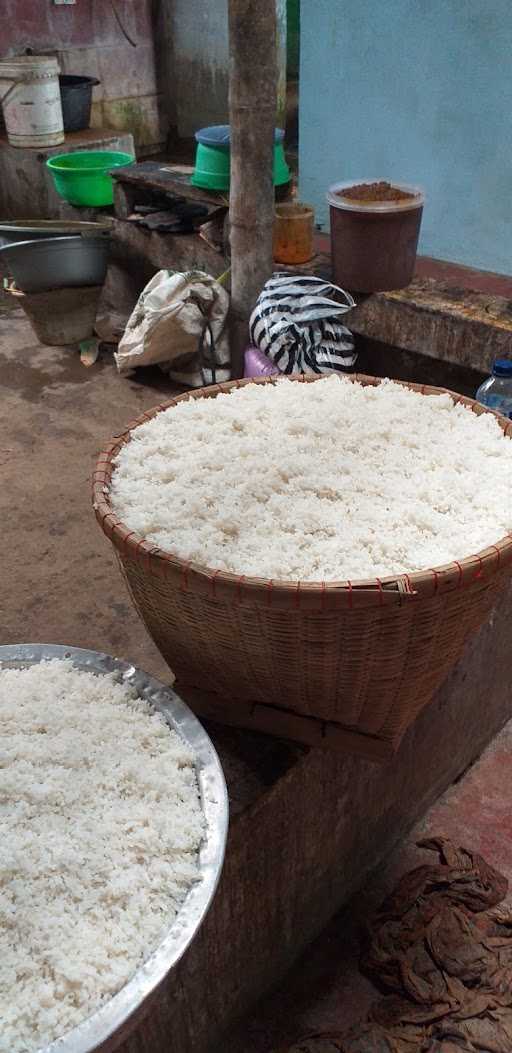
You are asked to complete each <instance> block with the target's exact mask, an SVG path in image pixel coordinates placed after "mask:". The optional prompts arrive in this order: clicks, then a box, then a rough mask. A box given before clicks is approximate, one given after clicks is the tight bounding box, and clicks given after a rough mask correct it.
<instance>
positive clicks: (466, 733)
mask: <svg viewBox="0 0 512 1053" xmlns="http://www.w3.org/2000/svg"><path fill="white" fill-rule="evenodd" d="M511 646H512V590H511V591H510V592H509V593H508V594H505V595H503V596H502V598H501V600H500V603H499V605H498V606H497V607H496V609H495V612H494V613H493V614H492V615H491V617H490V618H489V620H488V621H487V623H486V624H485V625H484V627H483V628H482V629H481V630H480V632H479V633H478V634H477V635H476V636H475V637H474V638H473V639H472V641H471V642H470V644H469V646H468V648H467V650H466V653H465V657H464V658H463V660H462V661H461V662H460V663H459V665H458V666H457V668H456V669H455V671H454V672H453V674H452V675H451V676H450V678H449V679H448V680H447V681H446V683H445V684H444V686H443V688H442V689H441V690H440V691H439V692H438V694H437V695H436V698H435V700H434V701H433V703H432V705H431V706H429V707H428V708H427V709H426V710H425V711H424V712H423V713H422V715H421V716H420V718H419V719H418V721H417V723H416V724H415V725H414V727H412V728H411V729H410V730H409V732H408V733H407V735H406V737H405V739H404V740H403V742H402V745H401V747H400V750H399V751H398V753H397V755H396V757H395V759H394V760H393V761H392V762H391V763H390V764H388V765H382V766H377V765H374V764H371V763H370V762H366V761H364V760H360V759H356V758H351V757H347V758H340V757H336V756H335V755H334V754H330V753H327V752H323V751H320V750H310V751H307V750H306V751H303V752H301V753H298V754H297V756H296V758H295V760H294V761H293V762H292V763H291V764H290V766H289V767H288V768H287V770H286V771H285V772H284V773H283V774H282V775H281V777H280V778H279V779H278V780H277V781H275V782H274V783H273V785H272V786H271V788H270V787H269V789H268V790H267V791H266V792H265V793H263V794H262V795H261V796H260V797H259V798H258V799H257V800H255V801H254V802H253V804H252V805H251V806H249V807H248V808H246V809H245V810H244V811H242V812H240V813H239V814H238V815H237V816H236V817H235V818H234V820H233V822H232V827H231V832H230V836H229V843H228V852H227V857H226V865H225V870H224V874H223V877H222V881H221V885H220V888H219V891H218V894H217V897H216V899H215V901H214V904H213V907H212V909H211V911H210V913H209V915H208V917H207V919H206V921H205V923H204V925H203V928H202V930H201V932H200V933H199V936H198V938H197V939H196V940H195V942H194V943H193V944H192V946H191V947H190V948H189V950H188V952H187V953H186V955H185V956H184V958H183V959H182V961H181V963H180V964H179V966H178V967H177V969H176V970H175V972H174V974H173V975H172V976H171V977H170V979H169V981H168V983H167V984H165V985H164V986H163V987H162V989H161V991H160V993H159V996H158V997H157V998H156V999H155V1002H154V1004H153V1006H152V1008H151V1012H150V1013H149V1014H148V1016H147V1017H146V1018H145V1020H143V1021H142V1022H141V1023H140V1024H139V1026H138V1028H137V1030H136V1032H134V1034H133V1035H132V1036H131V1037H130V1038H128V1039H126V1040H125V1041H124V1043H123V1044H122V1046H121V1047H119V1048H120V1049H121V1050H122V1053H164V1050H169V1049H175V1050H179V1053H213V1051H216V1053H218V1050H219V1049H222V1039H221V1036H222V1033H223V1031H224V1030H225V1029H226V1027H227V1026H228V1025H229V1024H230V1022H232V1021H233V1020H234V1019H235V1018H236V1017H239V1016H240V1015H241V1014H243V1013H244V1012H245V1011H246V1010H247V1009H248V1008H249V1006H250V1005H253V1004H254V1003H255V1002H256V1000H257V999H258V998H259V997H260V995H261V994H263V992H264V991H265V990H268V989H269V988H270V987H271V986H273V985H275V984H276V983H278V982H279V980H280V979H281V978H282V977H283V975H284V974H285V972H286V971H287V969H288V968H289V967H290V966H291V964H292V963H293V961H294V960H295V959H296V958H297V957H298V955H299V954H300V953H301V951H303V950H304V948H305V947H306V946H307V945H308V943H310V941H311V940H312V939H313V938H314V936H315V935H316V934H318V933H319V932H320V931H321V929H322V928H323V926H324V925H325V924H326V922H327V921H328V919H329V918H330V917H331V916H332V915H333V914H334V913H335V911H336V910H337V909H338V908H339V907H340V906H341V905H342V904H343V903H344V902H345V901H347V900H348V898H349V897H350V896H351V895H352V894H353V893H354V892H355V891H356V889H357V888H358V887H359V886H360V885H361V883H362V881H363V879H364V877H365V875H366V874H367V873H368V872H369V871H370V870H372V869H374V868H375V867H376V866H377V865H378V864H379V862H380V861H381V860H383V859H384V857H385V856H386V855H387V854H388V853H389V852H390V851H391V849H392V848H393V846H394V845H395V844H396V843H397V841H399V840H400V839H401V838H402V837H403V836H404V835H405V834H406V833H407V831H408V830H409V829H410V827H411V826H412V825H413V823H414V822H415V821H416V820H417V819H418V818H419V817H420V816H422V815H423V814H424V812H425V811H426V809H427V808H428V806H429V805H430V804H431V803H432V802H433V801H434V800H435V799H436V798H437V797H438V796H439V794H440V793H442V792H443V790H444V789H445V788H446V787H447V786H449V785H450V783H452V782H453V781H454V779H456V778H457V777H458V776H459V775H460V774H462V772H463V771H464V770H465V769H466V768H467V767H468V765H470V764H471V763H472V762H473V761H474V760H475V759H476V757H477V756H478V755H479V754H480V753H481V751H482V749H483V748H484V746H485V745H486V744H487V743H488V742H489V741H490V740H491V739H492V738H493V736H494V735H495V734H496V732H497V731H498V730H499V729H500V728H501V727H502V726H503V725H504V724H505V723H506V721H507V720H508V718H509V717H510V715H511V713H512V696H511V693H510V687H509V685H510V657H509V656H510V651H511Z"/></svg>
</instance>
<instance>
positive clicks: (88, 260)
mask: <svg viewBox="0 0 512 1053" xmlns="http://www.w3.org/2000/svg"><path fill="white" fill-rule="evenodd" d="M109 248H110V239H109V237H108V235H105V236H100V237H96V238H93V237H86V238H83V237H81V235H76V236H73V237H63V238H44V239H41V240H38V241H18V242H16V243H15V244H13V245H4V246H3V247H2V248H0V267H1V266H2V264H3V265H4V267H5V268H6V269H8V270H9V272H10V274H12V277H13V278H14V281H15V282H16V285H17V287H18V289H21V290H22V292H25V293H37V292H48V291H49V290H50V289H69V288H73V287H80V286H84V285H103V282H104V281H105V276H106V273H107V266H108V256H109Z"/></svg>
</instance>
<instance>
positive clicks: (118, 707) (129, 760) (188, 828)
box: [0, 660, 203, 1053]
mask: <svg viewBox="0 0 512 1053" xmlns="http://www.w3.org/2000/svg"><path fill="white" fill-rule="evenodd" d="M202 834H203V813H202V809H201V805H200V801H199V791H198V785H197V780H196V775H195V770H194V765H193V757H192V756H191V754H190V752H189V751H188V749H187V748H186V746H185V745H184V744H183V742H182V740H181V739H180V737H179V736H178V735H177V734H176V733H175V732H174V731H171V730H170V728H169V727H168V725H167V724H166V723H165V721H164V719H163V717H162V716H161V715H160V714H159V713H157V712H155V711H153V710H152V708H151V707H150V706H149V704H148V703H146V702H144V701H142V700H141V699H138V698H136V697H135V694H134V692H133V690H132V689H131V688H130V687H129V686H127V685H126V684H123V683H116V682H115V679H114V676H113V675H112V674H109V675H106V676H95V675H94V674H93V673H89V672H83V671H79V670H77V669H75V668H74V667H73V665H72V663H71V661H70V660H54V661H49V662H44V663H41V664H39V665H34V666H32V667H30V668H26V669H22V670H14V669H6V668H4V669H0V1006H1V1011H0V1018H1V1024H0V1050H1V1051H2V1053H26V1051H30V1050H34V1049H37V1048H38V1047H39V1046H42V1045H46V1044H47V1043H48V1042H50V1041H51V1040H53V1039H55V1038H57V1037H58V1036H60V1035H63V1034H64V1033H65V1032H66V1031H68V1030H69V1029H70V1028H72V1027H74V1026H75V1025H76V1024H78V1023H80V1022H81V1021H82V1020H84V1019H85V1018H86V1017H87V1016H89V1015H90V1013H91V1012H92V1011H93V1010H94V1009H96V1008H97V1007H98V1006H99V1005H100V1004H102V1003H103V1002H104V1001H106V1000H108V998H109V997H110V996H111V995H113V994H114V993H115V992H116V991H118V990H119V989H120V988H121V987H122V986H123V985H124V984H125V983H126V981H127V980H129V979H130V977H131V976H132V975H133V973H134V972H135V970H136V968H137V967H138V966H139V965H140V964H141V962H143V961H144V959H146V958H147V957H148V956H149V954H150V953H151V952H152V951H153V950H154V949H155V947H156V946H157V945H158V944H159V942H160V940H161V938H162V936H163V934H164V933H165V931H166V930H167V929H168V928H169V926H170V924H171V923H172V921H173V918H174V917H175V915H176V913H177V911H178V909H179V906H180V904H181V903H182V901H183V899H184V897H185V895H186V893H187V891H188V889H189V888H190V886H191V884H192V883H193V882H194V881H195V880H196V878H197V875H198V862H197V860H198V856H197V853H198V847H199V844H200V842H201V838H202Z"/></svg>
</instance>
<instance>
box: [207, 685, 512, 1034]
mask: <svg viewBox="0 0 512 1053" xmlns="http://www.w3.org/2000/svg"><path fill="white" fill-rule="evenodd" d="M482 705H485V700H482ZM432 763H433V764H434V763H435V758H434V757H433V758H432ZM435 835H442V836H445V837H448V838H450V839H451V840H453V841H454V842H455V843H456V844H457V845H462V846H464V847H467V848H470V849H472V850H474V851H477V852H479V853H480V854H481V855H483V856H484V858H485V859H486V860H487V861H488V862H489V863H491V864H492V865H493V866H494V867H496V868H497V869H498V870H499V871H500V872H501V873H502V874H504V875H505V876H506V877H507V878H508V880H509V881H510V884H511V891H512V721H510V722H509V723H508V724H507V725H506V727H505V728H504V729H503V731H502V732H501V733H500V735H498V736H497V738H496V739H495V740H494V742H493V743H492V744H491V745H490V746H489V747H488V749H487V750H486V751H485V753H484V754H483V755H482V757H481V758H480V759H479V761H478V762H477V763H476V764H475V765H474V766H473V767H472V768H471V769H470V770H469V771H468V772H467V773H466V774H465V776H464V777H463V778H462V779H461V780H459V782H458V783H456V784H454V785H453V786H452V787H451V788H450V789H449V790H448V791H447V793H446V794H444V796H443V797H441V798H440V799H439V801H437V803H436V804H435V805H434V806H433V808H431V809H430V811H429V812H428V813H427V815H426V816H425V818H424V819H423V820H422V821H421V822H420V823H419V824H418V825H417V826H416V827H415V829H414V830H413V831H412V833H411V835H410V837H409V838H408V839H407V841H405V842H404V843H403V845H402V846H401V847H400V848H399V849H398V850H397V851H396V852H395V853H394V855H393V857H392V858H391V860H390V861H389V863H388V864H387V866H386V867H385V869H384V870H382V871H381V872H379V873H377V874H374V875H372V877H371V878H370V879H369V880H368V882H367V884H366V886H365V887H364V888H363V889H362V891H361V892H360V893H359V894H358V895H357V896H356V897H355V899H354V901H353V902H352V903H351V904H350V905H349V907H348V908H347V909H346V910H344V911H343V912H342V913H341V914H339V915H338V916H337V917H336V918H335V919H334V920H333V921H332V922H331V924H330V925H329V926H328V928H327V929H326V930H325V932H324V933H322V935H321V936H320V937H319V939H318V940H317V941H316V942H315V943H314V944H313V946H312V947H311V948H310V949H309V950H308V951H307V953H306V954H305V955H304V956H303V958H302V960H301V961H300V962H299V964H298V965H297V966H296V967H295V968H294V969H293V971H292V972H291V973H290V974H289V976H288V978H287V980H286V982H285V983H284V984H283V985H282V987H281V988H280V989H279V990H278V991H276V992H275V993H274V994H273V995H271V996H269V997H267V998H266V999H264V1000H263V1002H261V1003H260V1005H259V1006H258V1007H257V1008H256V1010H255V1012H254V1013H253V1014H252V1015H251V1017H250V1018H248V1019H246V1020H245V1021H244V1022H243V1024H242V1025H241V1026H240V1027H239V1028H238V1029H236V1030H235V1031H233V1032H232V1033H230V1034H229V1035H228V1036H227V1038H226V1041H225V1042H224V1043H223V1045H222V1053H274V1051H276V1053H277V1051H279V1053H281V1051H282V1050H283V1049H286V1046H287V1045H288V1044H289V1043H292V1042H294V1041H295V1040H297V1039H298V1038H300V1036H301V1035H305V1034H307V1033H308V1032H317V1031H329V1030H330V1031H337V1032H341V1033H343V1032H345V1031H347V1030H348V1029H349V1028H350V1027H352V1026H353V1025H354V1024H357V1023H358V1022H362V1021H364V1019H365V1017H366V1014H367V1012H368V1009H369V1007H370V1005H371V1003H372V1002H373V1001H375V1000H376V999H377V997H378V992H377V991H376V989H375V988H374V987H373V985H372V984H371V983H370V981H369V980H366V979H365V978H364V977H363V976H362V975H361V973H360V972H359V969H358V957H359V951H360V946H361V932H362V929H363V926H364V923H365V919H367V918H369V917H370V916H371V914H372V912H373V910H374V909H375V908H376V907H378V906H379V904H380V903H381V901H382V900H383V899H384V897H385V896H386V895H387V894H388V892H390V891H391V889H392V888H393V886H394V885H395V883H396V882H397V881H398V879H399V878H400V877H401V876H402V875H403V874H405V873H406V872H407V871H408V870H411V869H412V868H413V867H415V866H417V865H418V864H419V863H424V862H426V863H429V862H434V863H435V862H437V856H436V855H434V854H431V853H430V852H425V851H424V850H421V849H418V848H417V847H416V841H418V840H419V839H421V838H424V837H429V836H435ZM340 866H343V860H342V859H340ZM510 898H512V897H511V896H510V893H509V899H510Z"/></svg>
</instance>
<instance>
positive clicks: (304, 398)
mask: <svg viewBox="0 0 512 1053" xmlns="http://www.w3.org/2000/svg"><path fill="white" fill-rule="evenodd" d="M111 497H112V506H113V508H114V510H115V512H116V513H117V515H118V516H119V518H120V519H121V520H122V521H123V522H124V523H125V524H126V525H127V527H128V528H129V529H130V530H133V531H136V532H137V533H138V534H141V535H142V536H143V537H144V538H147V539H148V540H149V541H151V542H153V543H155V544H156V545H159V546H160V547H161V548H162V549H164V550H167V551H169V552H173V553H175V554H177V555H178V556H180V557H182V558H183V559H185V560H193V561H194V562H196V563H200V564H203V565H206V566H209V567H211V568H215V569H217V568H218V569H220V570H224V571H231V572H234V573H235V574H244V575H251V576H252V575H256V576H260V577H261V576H263V577H269V578H274V579H279V578H281V579H293V580H296V579H301V580H306V581H307V580H309V581H333V580H346V579H358V578H359V579H360V578H373V577H385V576H386V575H388V574H399V573H403V572H411V571H417V570H422V569H425V568H428V567H434V566H439V565H440V564H444V563H448V562H450V561H451V560H454V559H457V560H460V559H462V558H463V557H466V556H470V555H472V554H473V553H475V552H477V551H478V550H481V549H483V548H485V547H486V546H488V545H491V544H494V543H495V542H496V541H498V540H499V539H500V538H502V537H503V536H504V535H505V534H507V533H508V532H509V531H511V530H512V442H511V441H510V439H509V438H507V437H505V436H504V435H503V432H502V431H501V429H500V426H499V424H498V423H497V421H496V420H495V418H494V417H493V416H491V415H489V414H485V415H482V416H477V415H476V414H474V413H472V412H471V410H470V409H468V408H466V407H464V406H463V405H456V404H454V402H453V401H452V399H451V398H450V397H449V395H443V394H442V395H439V396H426V395H421V394H419V393H417V392H413V391H411V390H409V389H407V388H404V387H401V386H400V385H398V384H394V383H392V382H391V381H384V382H383V383H382V384H380V385H379V386H378V387H369V386H367V387H363V386H362V385H360V384H357V383H352V382H350V381H348V380H346V379H344V378H339V377H335V376H332V377H328V378H326V379H324V380H319V381H317V382H316V383H314V384H298V383H289V382H288V381H286V380H283V381H281V382H279V383H278V384H276V385H275V386H271V385H266V386H261V385H257V384H254V385H248V386H246V387H243V388H241V389H238V390H234V391H232V392H231V393H230V394H226V395H218V396H217V398H215V399H195V400H188V401H184V402H180V403H178V405H177V406H175V407H171V408H170V409H168V410H166V411H163V412H161V413H159V414H158V415H157V416H156V417H155V418H153V419H152V420H150V421H148V422H147V423H145V424H143V425H141V426H140V427H139V428H136V429H135V431H134V432H133V435H132V438H131V440H130V442H128V443H127V444H126V445H125V446H123V447H122V449H121V451H120V453H119V455H118V457H117V460H116V470H115V471H114V474H113V478H112V484H111Z"/></svg>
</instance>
